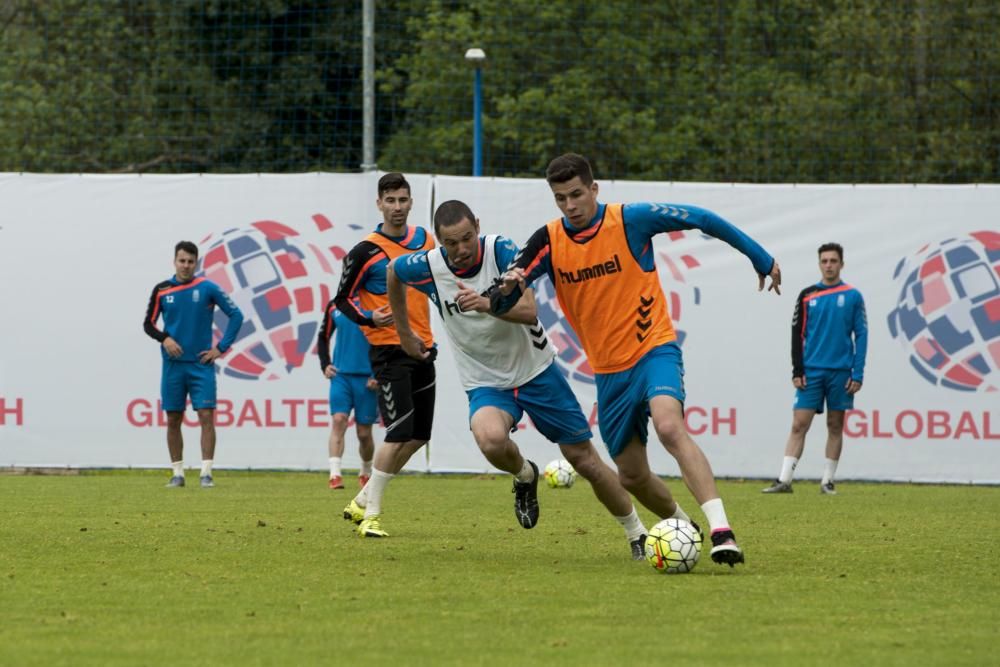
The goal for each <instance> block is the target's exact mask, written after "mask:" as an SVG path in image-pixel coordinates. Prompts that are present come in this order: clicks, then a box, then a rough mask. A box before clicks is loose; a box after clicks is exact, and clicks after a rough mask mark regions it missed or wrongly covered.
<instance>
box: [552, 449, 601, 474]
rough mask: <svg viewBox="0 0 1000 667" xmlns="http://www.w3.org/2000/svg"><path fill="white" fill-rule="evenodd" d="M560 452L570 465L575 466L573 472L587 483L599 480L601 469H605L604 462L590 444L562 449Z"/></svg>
mask: <svg viewBox="0 0 1000 667" xmlns="http://www.w3.org/2000/svg"><path fill="white" fill-rule="evenodd" d="M560 451H561V452H562V455H563V456H564V457H565V458H566V460H567V461H569V464H570V465H571V466H573V470H575V471H576V473H577V474H578V475H579V476H580V477H583V478H584V479H585V480H587V481H593V480H595V479H597V477H598V476H599V475H600V473H601V468H603V467H604V462H603V461H601V459H600V457H599V456H598V455H597V452H596V451H594V447H593V446H592V445H590V444H587V445H573V446H567V447H561V448H560Z"/></svg>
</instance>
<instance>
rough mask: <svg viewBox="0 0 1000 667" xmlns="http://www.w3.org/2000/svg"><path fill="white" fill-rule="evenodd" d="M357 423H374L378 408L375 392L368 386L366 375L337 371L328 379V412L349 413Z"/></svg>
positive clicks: (332, 413)
mask: <svg viewBox="0 0 1000 667" xmlns="http://www.w3.org/2000/svg"><path fill="white" fill-rule="evenodd" d="M351 410H354V421H356V422H357V423H359V424H374V423H375V416H376V412H377V410H378V399H377V398H376V397H375V392H374V391H372V390H371V389H369V388H368V376H367V375H358V374H356V373H337V374H336V375H335V376H334V377H332V378H331V379H330V414H331V415H335V414H337V413H343V414H345V415H349V414H351Z"/></svg>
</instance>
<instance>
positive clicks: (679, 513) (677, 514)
mask: <svg viewBox="0 0 1000 667" xmlns="http://www.w3.org/2000/svg"><path fill="white" fill-rule="evenodd" d="M674 502H675V503H676V505H677V509H675V510H674V513H673V514H671V515H670V516H669V517H667V518H669V519H683V520H685V521H687V522H688V523H691V517H689V516H688V515H687V512H685V511H684V510H682V509H681V504H680V503H678V502H677V501H674Z"/></svg>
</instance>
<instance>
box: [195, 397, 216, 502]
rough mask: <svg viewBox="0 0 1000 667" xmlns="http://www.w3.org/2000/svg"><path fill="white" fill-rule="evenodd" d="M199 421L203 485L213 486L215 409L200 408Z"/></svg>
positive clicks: (206, 486) (205, 486)
mask: <svg viewBox="0 0 1000 667" xmlns="http://www.w3.org/2000/svg"><path fill="white" fill-rule="evenodd" d="M198 423H199V424H200V425H201V485H202V487H204V488H211V487H213V486H215V482H214V481H213V480H212V465H213V464H214V462H215V409H214V408H201V409H200V410H198Z"/></svg>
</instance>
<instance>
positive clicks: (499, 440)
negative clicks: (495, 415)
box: [472, 424, 507, 453]
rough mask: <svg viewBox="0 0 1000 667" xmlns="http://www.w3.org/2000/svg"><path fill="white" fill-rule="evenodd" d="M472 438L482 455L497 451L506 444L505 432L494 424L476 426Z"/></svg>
mask: <svg viewBox="0 0 1000 667" xmlns="http://www.w3.org/2000/svg"><path fill="white" fill-rule="evenodd" d="M472 436H473V437H474V438H475V439H476V444H477V445H479V449H480V451H482V452H483V453H486V452H488V451H489V452H494V451H497V450H499V449H501V448H503V446H504V445H506V444H507V431H506V430H505V429H504V428H502V427H501V426H497V425H495V424H485V425H484V424H477V425H476V427H475V428H474V429H472Z"/></svg>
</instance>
